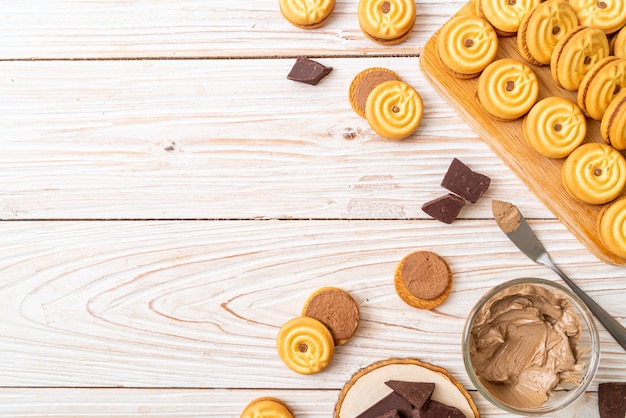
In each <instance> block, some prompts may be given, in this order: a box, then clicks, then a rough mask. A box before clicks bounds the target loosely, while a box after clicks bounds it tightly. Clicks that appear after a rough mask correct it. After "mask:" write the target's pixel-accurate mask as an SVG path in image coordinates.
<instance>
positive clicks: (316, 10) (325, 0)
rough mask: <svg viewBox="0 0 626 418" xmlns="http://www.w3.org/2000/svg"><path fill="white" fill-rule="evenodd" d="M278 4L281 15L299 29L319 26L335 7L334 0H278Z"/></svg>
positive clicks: (326, 19)
mask: <svg viewBox="0 0 626 418" xmlns="http://www.w3.org/2000/svg"><path fill="white" fill-rule="evenodd" d="M278 4H279V6H280V12H281V13H282V14H283V17H284V18H285V19H287V21H288V22H289V23H291V24H292V25H294V26H296V27H299V28H301V29H315V28H319V27H320V26H322V25H324V24H325V23H326V22H327V21H328V18H329V17H330V15H331V14H332V12H333V10H334V9H335V0H279V1H278Z"/></svg>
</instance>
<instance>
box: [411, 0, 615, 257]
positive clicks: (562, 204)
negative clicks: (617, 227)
mask: <svg viewBox="0 0 626 418" xmlns="http://www.w3.org/2000/svg"><path fill="white" fill-rule="evenodd" d="M458 15H475V3H474V1H470V2H469V3H467V5H466V6H464V7H463V8H462V9H461V10H460V11H459V13H458ZM437 38H438V32H437V33H435V34H434V35H433V37H432V38H431V39H430V40H429V41H428V43H427V44H426V46H425V49H424V53H423V54H422V56H421V58H420V63H421V67H422V71H423V72H424V74H425V75H426V76H427V77H428V78H429V79H430V80H431V81H432V82H433V84H434V85H435V86H436V87H437V88H438V90H439V91H441V93H442V95H443V96H444V97H446V98H448V100H449V102H450V103H451V104H452V105H453V106H454V107H455V108H456V109H457V111H458V112H459V114H461V115H463V116H464V119H465V120H466V121H467V122H468V124H469V125H470V126H472V128H473V129H474V130H475V131H476V132H477V133H478V134H479V135H480V136H481V137H482V138H483V139H484V140H485V142H486V143H487V144H489V146H490V147H491V148H492V149H493V150H494V152H495V153H496V154H497V155H498V156H499V157H500V158H502V160H503V161H504V162H505V163H506V164H507V165H508V166H509V167H510V168H511V170H513V171H514V172H516V173H517V174H518V176H520V178H521V179H522V180H523V181H524V182H525V183H526V184H527V185H528V187H529V188H530V189H531V190H533V191H534V192H535V194H536V195H537V196H538V197H539V199H540V200H541V201H542V202H543V203H544V204H545V205H546V206H547V207H548V208H550V210H552V212H553V213H554V214H555V216H557V217H558V218H559V219H560V220H561V221H562V222H563V223H564V224H565V225H566V226H567V227H568V228H569V229H570V230H571V231H572V233H573V234H574V235H576V236H577V237H578V238H579V239H580V240H581V241H582V242H583V243H584V244H585V245H586V246H587V248H588V249H589V251H591V252H592V253H594V254H595V255H596V256H597V257H599V258H600V259H601V260H603V261H605V262H608V263H613V264H616V265H626V259H624V258H621V257H618V256H617V255H615V254H613V253H611V252H610V251H609V250H607V249H606V248H605V247H604V245H603V244H602V243H601V242H600V238H599V236H598V234H597V231H596V222H597V218H598V213H599V212H600V210H601V209H602V207H603V205H590V204H587V203H584V202H581V201H579V200H577V199H575V198H573V197H572V196H570V195H569V194H568V193H567V192H566V191H565V189H564V187H563V185H562V182H561V171H562V170H561V167H562V166H563V162H564V159H551V158H546V157H544V156H542V155H540V154H539V153H537V152H535V151H534V150H533V149H532V148H531V147H530V146H529V145H528V143H527V142H526V140H525V138H524V135H523V133H522V124H523V118H520V119H517V120H514V121H510V122H506V121H501V120H496V119H495V118H493V117H491V116H490V115H489V114H488V113H487V112H486V111H485V110H484V109H483V107H482V106H481V105H480V103H479V102H478V100H477V99H476V88H477V84H478V78H474V79H471V80H461V79H458V78H455V77H454V76H452V75H450V73H449V72H447V71H446V70H445V67H444V65H443V63H442V62H441V60H440V59H439V58H438V54H437V46H436V44H437ZM501 58H514V59H516V60H519V61H522V62H525V61H524V60H523V59H522V58H521V56H520V54H519V52H518V49H517V43H516V41H515V37H508V38H502V37H500V39H499V47H498V55H497V56H496V59H501ZM531 68H532V69H533V70H534V71H535V74H536V75H537V78H538V80H539V85H540V89H539V98H538V100H541V99H543V98H546V97H552V96H559V97H564V98H566V99H568V100H570V101H572V102H574V103H576V93H575V92H570V91H566V90H564V89H562V88H560V87H558V86H556V84H555V83H554V81H553V80H552V75H551V74H550V67H549V66H544V67H539V66H531ZM585 142H603V141H602V137H601V136H600V124H599V122H597V121H593V120H591V119H589V118H587V136H586V137H585ZM622 194H626V190H625V191H624V192H623V193H622Z"/></svg>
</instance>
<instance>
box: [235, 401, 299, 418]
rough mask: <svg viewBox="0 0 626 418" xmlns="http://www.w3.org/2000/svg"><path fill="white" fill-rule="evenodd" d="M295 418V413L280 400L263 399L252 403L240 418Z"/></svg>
mask: <svg viewBox="0 0 626 418" xmlns="http://www.w3.org/2000/svg"><path fill="white" fill-rule="evenodd" d="M265 417H267V418H294V415H293V413H292V412H291V410H290V409H289V407H288V406H287V404H285V403H284V402H283V401H281V400H280V399H276V398H271V397H263V398H257V399H254V400H253V401H251V402H250V403H249V404H248V405H247V406H246V407H245V408H244V410H243V412H242V413H241V416H240V418H265Z"/></svg>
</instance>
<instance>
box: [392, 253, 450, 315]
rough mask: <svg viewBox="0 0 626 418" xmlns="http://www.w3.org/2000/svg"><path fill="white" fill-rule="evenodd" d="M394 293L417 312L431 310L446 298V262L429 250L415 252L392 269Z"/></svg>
mask: <svg viewBox="0 0 626 418" xmlns="http://www.w3.org/2000/svg"><path fill="white" fill-rule="evenodd" d="M393 283H394V286H395V288H396V293H397V294H398V296H400V299H402V300H403V301H404V302H406V303H407V304H409V305H411V306H413V307H414V308H418V309H434V308H436V307H437V306H439V305H441V304H442V303H443V302H444V301H445V300H446V299H447V298H448V296H449V295H450V290H451V289H452V270H450V266H448V263H446V261H445V260H444V259H443V258H442V257H441V256H440V255H438V254H436V253H433V252H431V251H415V252H413V253H410V254H408V255H407V256H405V257H404V258H403V259H402V260H401V261H400V263H398V265H397V267H396V271H395V273H394V279H393Z"/></svg>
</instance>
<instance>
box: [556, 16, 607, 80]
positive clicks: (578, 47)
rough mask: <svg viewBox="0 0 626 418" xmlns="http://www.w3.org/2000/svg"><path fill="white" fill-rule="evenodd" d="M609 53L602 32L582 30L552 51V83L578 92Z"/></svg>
mask: <svg viewBox="0 0 626 418" xmlns="http://www.w3.org/2000/svg"><path fill="white" fill-rule="evenodd" d="M609 52H610V51H609V41H608V39H607V37H606V34H605V33H604V32H603V31H602V30H601V29H598V28H588V27H585V26H578V27H577V28H576V29H573V30H571V31H570V32H569V33H568V34H567V35H566V36H564V37H563V38H561V39H560V40H559V41H558V42H557V44H556V45H555V47H554V50H553V51H552V57H551V58H550V72H551V73H552V79H553V80H554V82H555V83H556V85H557V86H559V87H562V88H564V89H566V90H570V91H576V90H578V87H579V86H580V83H581V81H582V79H583V77H584V76H585V74H587V72H588V71H589V70H590V69H591V67H593V66H594V65H595V64H596V63H597V62H598V61H600V60H601V59H603V58H605V57H607V56H608V55H609Z"/></svg>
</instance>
